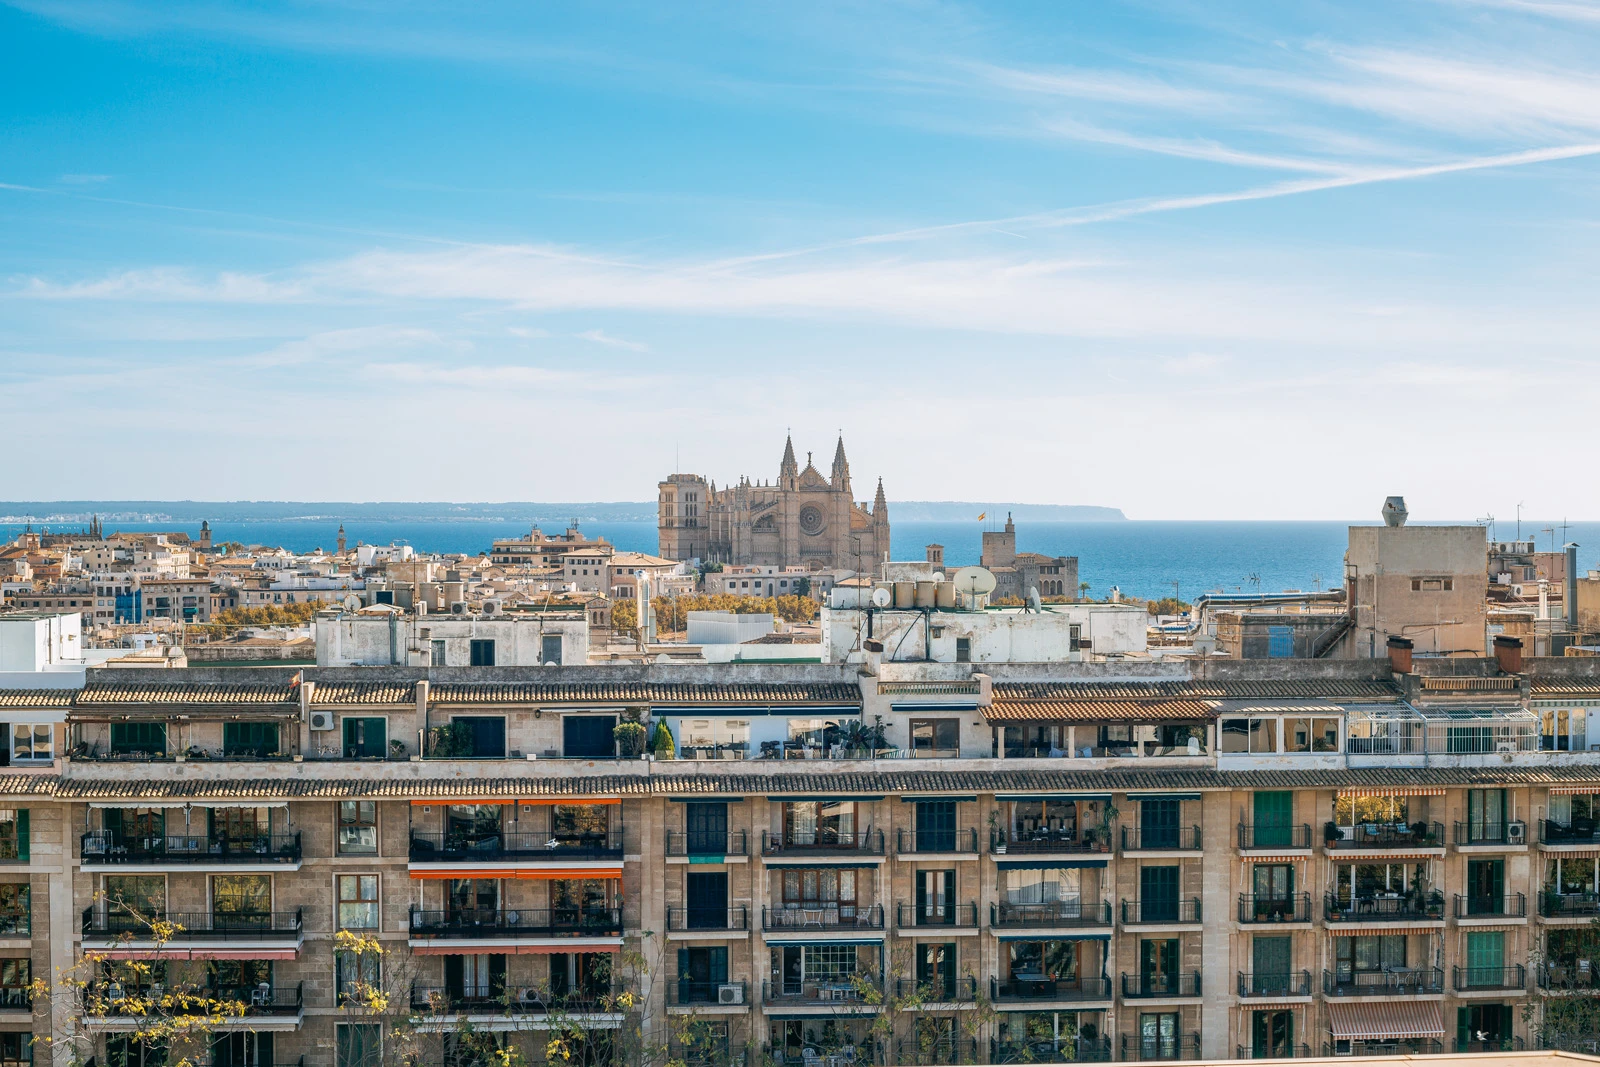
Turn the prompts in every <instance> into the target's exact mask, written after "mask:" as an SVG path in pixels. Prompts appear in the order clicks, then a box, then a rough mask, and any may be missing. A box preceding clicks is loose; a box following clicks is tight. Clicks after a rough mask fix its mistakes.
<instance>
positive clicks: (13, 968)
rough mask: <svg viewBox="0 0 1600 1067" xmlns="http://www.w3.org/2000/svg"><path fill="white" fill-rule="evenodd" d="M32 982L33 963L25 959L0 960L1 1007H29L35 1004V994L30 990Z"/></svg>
mask: <svg viewBox="0 0 1600 1067" xmlns="http://www.w3.org/2000/svg"><path fill="white" fill-rule="evenodd" d="M32 982H33V965H32V961H30V960H28V959H25V958H24V959H3V960H0V1007H6V1008H26V1007H28V1006H29V1005H30V1004H31V1003H32V1002H33V992H32V990H30V989H29V988H28V986H29V985H30V984H31V983H32Z"/></svg>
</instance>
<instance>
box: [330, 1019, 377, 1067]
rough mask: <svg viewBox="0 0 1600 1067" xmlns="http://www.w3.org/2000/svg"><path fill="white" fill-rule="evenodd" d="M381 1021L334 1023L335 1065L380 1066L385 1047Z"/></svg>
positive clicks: (351, 1066)
mask: <svg viewBox="0 0 1600 1067" xmlns="http://www.w3.org/2000/svg"><path fill="white" fill-rule="evenodd" d="M382 1034H383V1026H382V1024H381V1023H336V1024H335V1025H334V1052H335V1057H334V1065H335V1067H380V1065H381V1064H382V1063H383V1049H382V1047H381V1043H380V1040H379V1039H380V1037H381V1035H382Z"/></svg>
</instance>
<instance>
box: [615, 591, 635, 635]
mask: <svg viewBox="0 0 1600 1067" xmlns="http://www.w3.org/2000/svg"><path fill="white" fill-rule="evenodd" d="M611 628H612V629H613V630H620V631H622V632H623V633H631V632H633V631H634V630H637V629H638V628H639V602H638V601H637V600H629V599H622V600H617V601H614V602H613V603H612V605H611Z"/></svg>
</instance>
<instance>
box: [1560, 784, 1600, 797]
mask: <svg viewBox="0 0 1600 1067" xmlns="http://www.w3.org/2000/svg"><path fill="white" fill-rule="evenodd" d="M1578 793H1600V782H1587V783H1585V784H1583V785H1553V786H1551V787H1550V795H1551V796H1553V797H1554V796H1572V795H1574V794H1578Z"/></svg>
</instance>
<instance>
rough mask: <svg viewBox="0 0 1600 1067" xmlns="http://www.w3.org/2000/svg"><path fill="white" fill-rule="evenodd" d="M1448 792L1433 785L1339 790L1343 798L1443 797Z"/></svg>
mask: <svg viewBox="0 0 1600 1067" xmlns="http://www.w3.org/2000/svg"><path fill="white" fill-rule="evenodd" d="M1446 792H1447V791H1446V790H1445V789H1443V788H1441V787H1439V786H1432V785H1378V786H1365V785H1353V786H1349V787H1348V788H1344V789H1341V790H1339V795H1340V796H1342V797H1442V796H1444V795H1445V793H1446Z"/></svg>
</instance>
